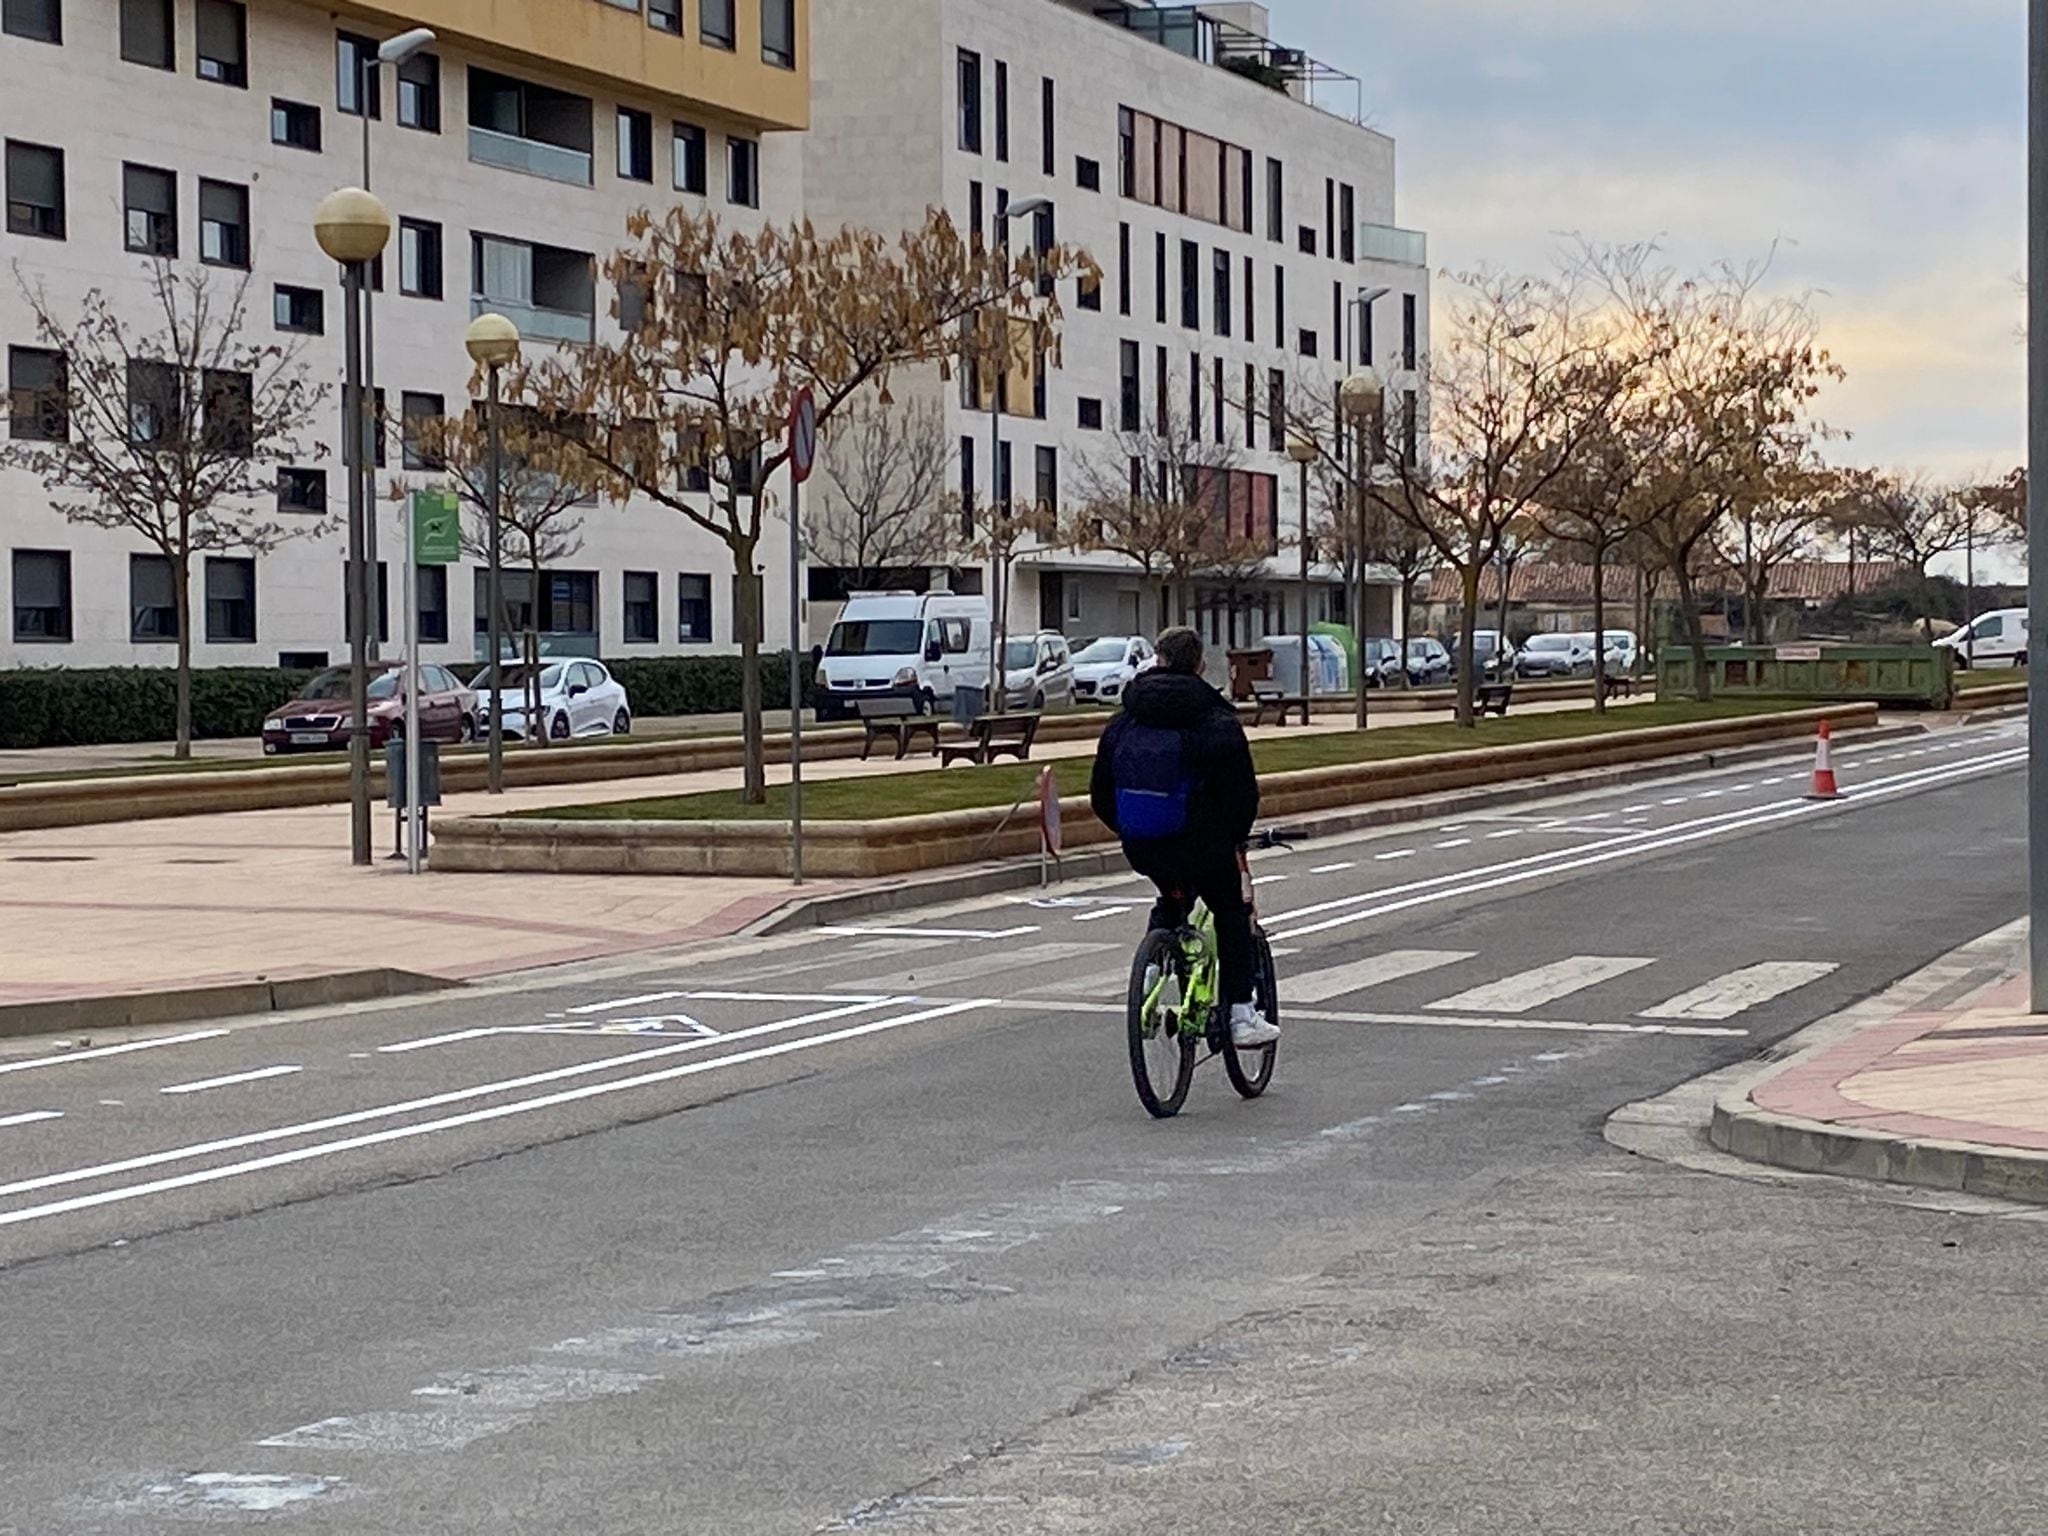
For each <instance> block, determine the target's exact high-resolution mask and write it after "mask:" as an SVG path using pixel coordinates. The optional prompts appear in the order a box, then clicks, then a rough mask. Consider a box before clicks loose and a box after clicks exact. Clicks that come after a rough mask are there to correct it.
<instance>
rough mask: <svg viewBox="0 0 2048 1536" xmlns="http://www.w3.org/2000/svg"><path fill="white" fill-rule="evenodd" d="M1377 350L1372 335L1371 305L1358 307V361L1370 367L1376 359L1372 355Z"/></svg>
mask: <svg viewBox="0 0 2048 1536" xmlns="http://www.w3.org/2000/svg"><path fill="white" fill-rule="evenodd" d="M1377 350H1378V347H1377V345H1376V338H1375V337H1374V336H1373V333H1372V305H1370V304H1361V305H1359V306H1358V360H1359V361H1360V362H1361V363H1363V364H1365V365H1366V366H1367V367H1370V366H1371V365H1372V364H1373V363H1374V362H1375V361H1376V360H1377V359H1375V357H1374V356H1373V354H1374V353H1375V352H1376V351H1377Z"/></svg>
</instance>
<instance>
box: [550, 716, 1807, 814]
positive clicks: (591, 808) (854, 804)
mask: <svg viewBox="0 0 2048 1536" xmlns="http://www.w3.org/2000/svg"><path fill="white" fill-rule="evenodd" d="M1802 707H1804V706H1801V705H1800V704H1798V703H1796V702H1788V701H1786V700H1783V699H1730V700H1723V701H1717V702H1715V703H1713V704H1708V705H1699V704H1693V703H1685V702H1672V703H1655V704H1631V705H1628V706H1627V707H1626V708H1622V709H1617V710H1615V711H1614V712H1613V713H1612V714H1609V715H1604V716H1603V715H1597V714H1595V713H1594V712H1593V711H1592V710H1591V709H1583V710H1568V711H1558V712H1555V713H1549V714H1528V715H1510V716H1509V717H1508V718H1507V719H1505V720H1500V719H1488V720H1486V721H1485V722H1483V723H1482V724H1481V725H1479V726H1478V727H1477V728H1476V729H1474V730H1470V731H1465V730H1460V729H1459V728H1458V727H1457V726H1456V725H1454V724H1449V723H1443V724H1436V725H1404V726H1397V727H1394V728H1393V729H1390V730H1376V731H1368V732H1360V731H1346V732H1344V733H1342V734H1341V735H1340V734H1335V733H1329V734H1324V735H1318V736H1297V737H1291V738H1290V737H1279V738H1274V739H1268V740H1264V741H1259V742H1254V743H1253V745H1252V757H1253V760H1254V761H1255V762H1257V764H1258V766H1259V771H1260V772H1261V773H1286V772H1288V771H1290V770H1293V769H1297V768H1328V767H1332V766H1335V765H1337V764H1340V763H1363V762H1379V761H1384V760H1386V759H1389V758H1403V757H1423V756H1427V755H1429V754H1431V753H1436V752H1458V751H1463V750H1465V749H1466V748H1470V747H1501V746H1513V745H1516V744H1518V743H1521V742H1532V741H1569V740H1571V739H1573V738H1574V737H1579V736H1593V735H1598V734H1601V733H1603V732H1608V731H1630V730H1645V729H1648V728H1650V727H1652V726H1659V725H1684V724H1687V723H1691V722H1696V721H1701V720H1726V719H1731V718H1736V717H1739V716H1743V715H1762V714H1771V713H1775V712H1777V711H1781V710H1786V709H1798V708H1802ZM1050 761H1051V764H1052V768H1053V772H1054V774H1055V776H1056V777H1057V779H1058V782H1059V786H1060V792H1061V793H1062V794H1068V795H1075V794H1081V793H1083V792H1084V791H1085V789H1086V787H1087V784H1088V772H1089V767H1090V765H1091V764H1092V763H1093V761H1094V759H1093V758H1090V757H1064V758H1056V759H1051V760H1050ZM1044 766H1045V764H1044V763H1002V764H1000V765H997V766H994V767H988V768H969V767H959V768H950V769H926V770H924V771H921V772H916V773H896V774H888V775H886V776H882V777H873V778H846V779H819V780H815V781H813V782H811V783H807V784H806V785H804V816H805V817H806V818H807V819H809V820H813V821H872V820H878V819H883V818H887V817H893V816H922V815H925V814H927V813H929V812H934V811H960V810H972V809H977V808H980V807H986V806H1006V805H1008V804H1010V803H1011V802H1012V801H1013V800H1015V799H1017V797H1018V796H1020V795H1022V794H1024V793H1025V792H1026V791H1028V790H1029V789H1030V788H1031V786H1032V785H1033V784H1034V783H1035V782H1036V781H1037V778H1038V771H1039V769H1040V768H1042V767H1044ZM516 814H517V815H520V816H523V817H527V818H529V819H539V820H547V821H787V820H788V819H789V789H788V786H787V785H771V786H770V787H769V790H768V803H767V804H766V805H742V804H741V803H740V797H739V792H738V791H737V790H713V791H709V792H707V793H704V794H696V795H674V796H668V797H664V798H657V799H649V800H619V801H614V802H612V803H610V804H606V805H575V806H557V807H553V808H551V809H547V810H539V811H521V812H518V813H516Z"/></svg>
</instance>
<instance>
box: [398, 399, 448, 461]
mask: <svg viewBox="0 0 2048 1536" xmlns="http://www.w3.org/2000/svg"><path fill="white" fill-rule="evenodd" d="M398 411H399V417H398V442H399V450H400V452H401V454H402V455H403V462H404V464H405V467H406V468H407V469H440V468H442V467H443V465H442V463H441V460H440V459H438V458H437V457H435V456H434V455H433V454H431V453H429V452H427V451H426V450H425V449H424V448H423V447H422V446H421V441H422V438H423V437H424V435H425V428H426V425H427V423H429V422H438V421H439V420H440V419H441V418H442V417H443V416H445V415H446V414H447V412H448V404H447V402H446V401H445V400H444V399H443V398H442V397H441V396H439V395H429V394H421V393H417V392H415V391H413V390H410V389H408V390H406V391H405V392H404V393H403V394H401V395H400V396H399V397H398Z"/></svg>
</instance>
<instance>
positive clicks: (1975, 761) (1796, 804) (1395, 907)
mask: <svg viewBox="0 0 2048 1536" xmlns="http://www.w3.org/2000/svg"><path fill="white" fill-rule="evenodd" d="M2025 761H2026V749H2025V748H2023V747H2022V748H2017V749H2013V750H2008V751H2003V752H1995V753H1992V754H1991V755H1989V756H1986V757H1978V758H1970V759H1968V760H1967V761H1964V762H1961V763H1957V764H1954V765H1952V766H1949V767H1944V768H1919V769H1914V770H1912V771H1911V772H1907V773H1900V774H1895V775H1892V776H1891V777H1889V778H1881V779H1873V780H1872V781H1871V782H1870V783H1869V784H1867V785H1865V786H1863V787H1862V789H1861V790H1860V791H1859V793H1858V795H1857V799H1856V801H1855V802H1854V803H1855V804H1857V805H1859V806H1860V805H1868V804H1874V803H1875V802H1876V801H1878V800H1881V799H1887V798H1890V797H1891V796H1893V795H1902V794H1910V793H1912V792H1913V791H1915V790H1918V789H1930V788H1938V787H1942V786H1945V785H1948V784H1952V783H1961V782H1963V781H1964V780H1966V779H1970V778H1975V777H1977V776H1978V775H1980V774H1985V773H1993V772H1998V771H2000V770H2003V769H2007V768H2013V767H2017V766H2018V765H2020V764H2021V763H2023V762H2025ZM1830 803H1831V802H1819V801H1811V800H1807V799H1804V798H1801V799H1797V800H1779V801H1776V802H1773V803H1771V804H1766V805H1761V806H1756V807H1754V808H1752V809H1749V810H1742V811H1723V812H1721V813H1719V814H1718V815H1714V816H1703V817H1699V818H1696V819H1695V820H1692V821H1681V822H1676V823H1674V824H1673V825H1671V826H1669V827H1659V828H1656V829H1655V830H1653V831H1651V832H1650V833H1648V834H1647V836H1646V835H1645V834H1643V833H1637V832H1626V833H1621V834H1619V835H1617V836H1616V837H1615V838H1614V839H1613V841H1612V842H1609V843H1594V844H1592V845H1591V846H1590V847H1589V848H1585V849H1581V850H1580V851H1579V852H1578V853H1576V854H1574V855H1571V856H1569V857H1565V856H1561V855H1559V854H1558V853H1556V852H1554V851H1553V852H1550V853H1540V854H1532V855H1529V856H1528V857H1526V858H1520V859H1510V860H1507V861H1506V862H1505V863H1500V864H1493V865H1488V866H1486V867H1484V868H1482V869H1480V870H1466V871H1462V872H1460V873H1456V874H1449V875H1434V876H1431V877H1430V878H1428V879H1424V880H1415V881H1411V882H1409V883H1408V884H1407V885H1397V886H1389V887H1388V888H1387V889H1385V890H1381V891H1366V892H1362V893H1361V894H1359V895H1356V896H1343V897H1339V898H1337V899H1336V900H1334V901H1325V902H1318V903H1316V904H1314V905H1312V906H1307V907H1301V908H1298V909H1296V910H1295V911H1293V912H1288V913H1283V914H1280V915H1279V916H1277V917H1274V918H1272V919H1271V920H1270V922H1269V927H1270V928H1271V929H1272V930H1273V936H1274V937H1275V938H1277V939H1282V940H1293V939H1302V938H1306V937H1308V936H1309V935H1310V934H1312V933H1323V932H1326V931H1328V930H1329V929H1332V928H1341V927H1343V926H1344V925H1345V924H1347V923H1356V922H1364V921H1366V920H1368V919H1371V918H1375V917H1384V916H1386V915H1387V914H1388V913H1390V912H1405V911H1407V910H1409V909H1411V908H1414V907H1423V906H1429V905H1430V904H1432V903H1434V902H1439V901H1447V900H1450V899H1451V898H1453V897H1460V896H1470V895H1473V894H1475V893H1477V892H1480V891H1491V890H1498V889H1500V888H1501V887H1503V886H1509V885H1519V884H1521V883H1522V882H1524V881H1528V880H1541V879H1547V878H1549V877H1551V876H1554V875H1563V874H1570V873H1572V872H1573V871H1575V870H1581V869H1592V868H1595V867H1597V866H1598V865H1601V864H1611V863H1613V862H1614V861H1615V860H1616V859H1627V858H1634V857H1636V856H1637V855H1639V854H1644V853H1656V852H1659V851H1661V850H1663V849H1666V848H1682V847H1685V846H1687V845H1689V844H1692V843H1697V842H1700V841H1703V840H1704V839H1707V838H1714V837H1721V836H1725V835H1727V834H1729V833H1734V832H1743V831H1747V830H1749V829H1751V828H1753V827H1765V826H1772V825H1775V824H1777V823H1779V822H1783V821H1794V820H1797V819H1799V818H1801V817H1804V816H1810V815H1813V814H1815V813H1816V812H1818V811H1821V810H1823V809H1826V808H1827V806H1828V805H1829V804H1830ZM1475 875H1477V876H1481V877H1483V878H1476V879H1475V878H1474V876H1475ZM1411 893H1412V894H1411ZM1390 897H1393V898H1399V899H1397V900H1389V899H1387V898H1390ZM1346 908H1349V909H1351V910H1349V911H1346V910H1343V909H1346ZM1324 912H1337V913H1339V914H1340V915H1338V916H1335V917H1331V918H1327V919H1324V920H1323V921H1322V922H1318V923H1310V924H1307V925H1305V926H1302V927H1295V928H1286V929H1285V931H1281V930H1282V928H1283V925H1284V924H1287V923H1292V922H1296V921H1297V920H1299V919H1301V918H1304V917H1313V916H1317V915H1319V914H1321V913H1324Z"/></svg>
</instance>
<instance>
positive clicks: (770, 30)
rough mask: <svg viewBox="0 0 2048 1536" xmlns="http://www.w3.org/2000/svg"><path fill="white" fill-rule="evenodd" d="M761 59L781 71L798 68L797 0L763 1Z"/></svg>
mask: <svg viewBox="0 0 2048 1536" xmlns="http://www.w3.org/2000/svg"><path fill="white" fill-rule="evenodd" d="M761 57H762V59H763V60H764V61H766V62H767V63H770V64H773V65H775V66H776V67H777V68H780V69H795V68H796V0H761Z"/></svg>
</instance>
